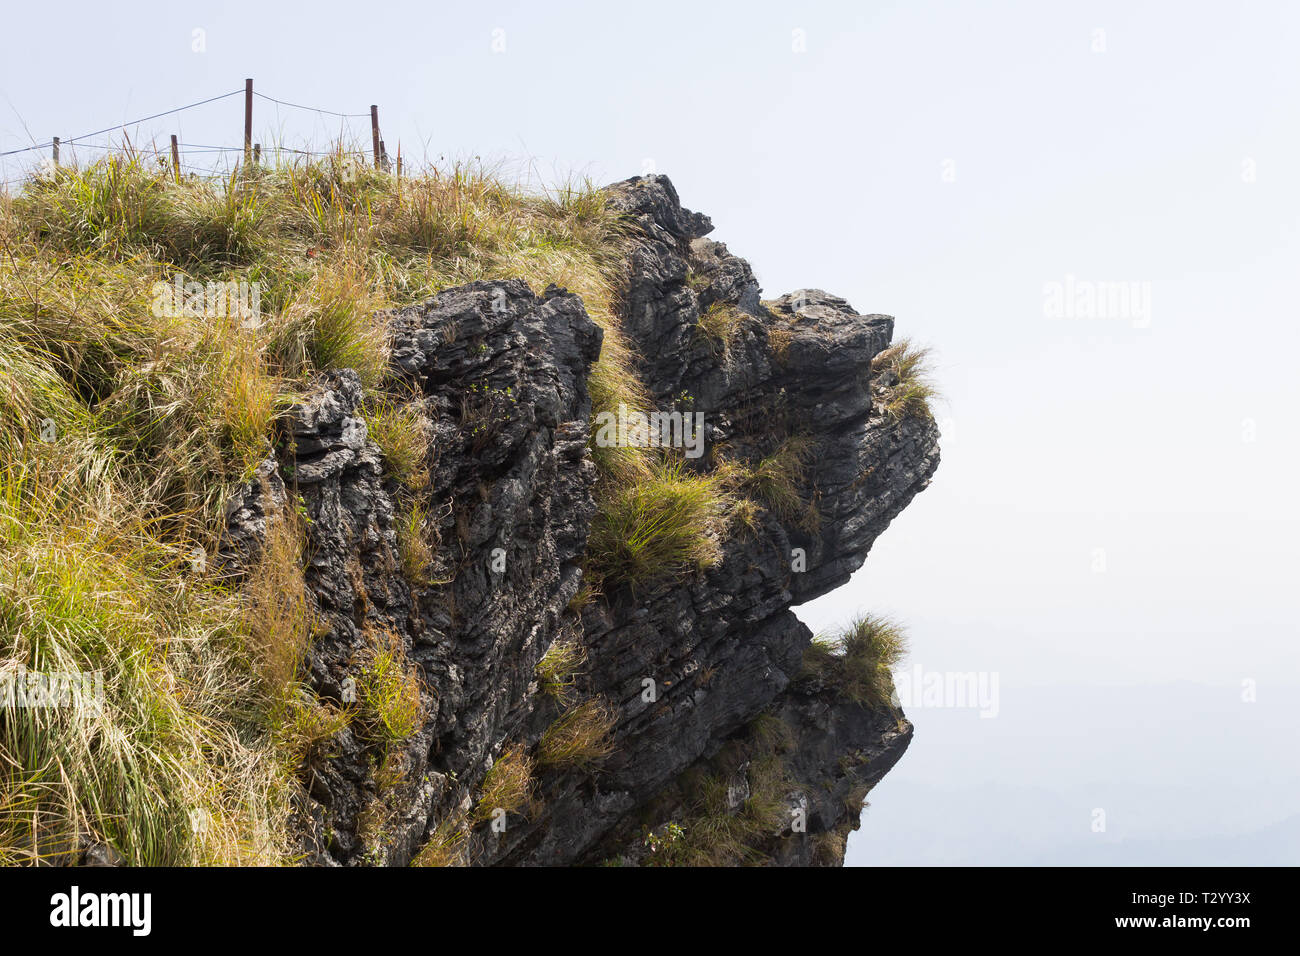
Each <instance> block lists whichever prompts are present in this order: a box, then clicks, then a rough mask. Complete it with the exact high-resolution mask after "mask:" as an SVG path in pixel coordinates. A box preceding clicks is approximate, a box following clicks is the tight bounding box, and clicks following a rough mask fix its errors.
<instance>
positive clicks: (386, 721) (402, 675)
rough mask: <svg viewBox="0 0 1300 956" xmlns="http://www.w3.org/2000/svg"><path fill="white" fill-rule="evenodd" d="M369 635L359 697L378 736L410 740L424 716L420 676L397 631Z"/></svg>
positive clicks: (359, 683) (358, 687)
mask: <svg viewBox="0 0 1300 956" xmlns="http://www.w3.org/2000/svg"><path fill="white" fill-rule="evenodd" d="M369 639H370V647H369V659H368V660H367V661H366V663H365V665H364V666H363V667H362V669H361V674H360V676H359V677H358V678H357V693H358V698H359V700H360V701H361V703H362V704H363V705H364V708H365V712H366V714H367V716H368V717H369V719H370V724H371V725H372V726H373V727H374V728H375V730H376V733H377V736H379V737H380V738H381V739H386V740H390V741H403V740H407V739H408V738H410V737H411V736H413V735H414V734H415V732H416V731H417V730H419V729H420V725H421V723H422V722H423V720H424V703H423V701H422V700H421V698H420V678H419V676H418V675H417V673H416V671H415V668H414V666H413V665H411V664H410V662H409V661H407V659H406V650H405V648H404V647H403V645H402V640H401V638H399V637H398V636H397V635H396V634H393V633H392V632H391V631H383V632H378V631H371V632H369Z"/></svg>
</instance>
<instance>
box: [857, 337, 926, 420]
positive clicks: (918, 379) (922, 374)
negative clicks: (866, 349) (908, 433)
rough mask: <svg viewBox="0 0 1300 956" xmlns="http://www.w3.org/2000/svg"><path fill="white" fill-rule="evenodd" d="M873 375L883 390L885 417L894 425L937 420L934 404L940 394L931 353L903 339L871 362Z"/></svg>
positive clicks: (882, 402)
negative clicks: (907, 421)
mask: <svg viewBox="0 0 1300 956" xmlns="http://www.w3.org/2000/svg"><path fill="white" fill-rule="evenodd" d="M871 374H872V376H873V377H874V378H875V380H876V382H877V383H878V384H879V387H880V388H881V390H882V395H883V398H882V401H881V404H882V405H883V407H884V409H885V413H886V414H887V415H888V416H889V417H890V418H892V419H893V420H894V421H896V422H897V421H901V420H902V419H904V418H908V417H916V418H924V419H929V418H933V417H934V416H933V414H932V413H931V411H930V403H931V402H933V401H934V400H935V399H937V398H938V397H939V393H938V390H937V388H936V386H935V385H934V381H933V373H932V371H931V363H930V350H929V349H927V348H921V347H919V346H916V345H914V344H913V343H912V342H911V341H910V340H908V339H903V340H902V341H900V342H898V343H896V344H894V345H891V346H890V347H889V348H887V349H885V350H884V351H883V352H880V353H879V354H877V355H876V357H875V358H873V359H872V360H871Z"/></svg>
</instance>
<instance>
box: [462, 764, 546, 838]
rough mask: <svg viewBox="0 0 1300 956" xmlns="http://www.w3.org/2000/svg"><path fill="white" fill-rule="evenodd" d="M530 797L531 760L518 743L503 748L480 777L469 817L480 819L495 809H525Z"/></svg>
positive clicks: (531, 790) (491, 813) (531, 793)
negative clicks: (475, 803) (476, 799)
mask: <svg viewBox="0 0 1300 956" xmlns="http://www.w3.org/2000/svg"><path fill="white" fill-rule="evenodd" d="M532 799H533V761H532V758H531V757H529V756H528V754H526V753H525V752H524V750H523V748H521V747H512V748H511V749H509V750H507V751H505V753H503V754H502V755H501V756H500V757H498V758H497V760H496V762H495V763H494V764H492V769H490V770H489V771H488V772H487V775H486V776H485V777H484V778H483V788H482V790H481V791H480V793H479V799H478V804H477V805H476V806H475V808H474V813H473V815H472V817H471V820H472V821H473V822H474V823H482V822H483V821H485V820H488V819H491V817H492V815H493V814H494V813H496V811H497V810H504V811H505V812H506V813H527V811H528V808H529V806H530V805H531V804H532Z"/></svg>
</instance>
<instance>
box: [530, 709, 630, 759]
mask: <svg viewBox="0 0 1300 956" xmlns="http://www.w3.org/2000/svg"><path fill="white" fill-rule="evenodd" d="M617 722H618V712H617V711H615V710H614V709H613V708H612V707H610V706H609V704H607V703H605V702H604V701H603V700H599V699H597V700H589V701H587V702H586V703H585V704H580V705H579V706H577V707H575V708H574V709H573V710H571V711H569V712H568V713H567V714H565V715H564V716H562V717H561V718H560V719H559V720H557V721H556V722H555V723H553V724H551V726H550V727H548V728H547V729H546V733H544V734H543V735H542V739H541V741H540V743H538V745H537V763H538V765H539V766H542V767H552V768H566V767H579V768H583V769H591V768H593V767H594V766H595V765H596V764H598V763H599V762H600V761H602V760H604V759H605V758H606V757H608V756H609V755H610V754H611V753H613V750H614V742H613V739H612V736H611V735H612V733H613V730H614V725H615V724H616V723H617Z"/></svg>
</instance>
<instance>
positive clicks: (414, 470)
mask: <svg viewBox="0 0 1300 956" xmlns="http://www.w3.org/2000/svg"><path fill="white" fill-rule="evenodd" d="M364 417H365V421H366V432H367V434H368V435H369V437H370V440H371V441H373V442H374V443H375V444H376V445H378V446H379V450H380V451H381V452H382V453H383V456H384V462H385V463H386V464H387V466H388V470H389V472H390V473H391V474H392V476H393V477H394V478H396V479H397V480H398V481H399V482H401V483H402V484H404V485H406V486H407V487H408V488H410V489H412V490H417V489H419V488H422V487H424V485H425V484H427V483H428V480H429V467H428V458H429V449H430V442H429V435H428V433H427V432H426V431H425V427H424V417H423V416H422V415H421V414H420V412H419V411H418V410H417V409H415V408H412V407H410V406H399V405H394V404H392V403H390V402H387V401H379V402H376V403H374V404H372V405H371V406H370V407H369V408H368V409H366V411H365V415H364Z"/></svg>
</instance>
